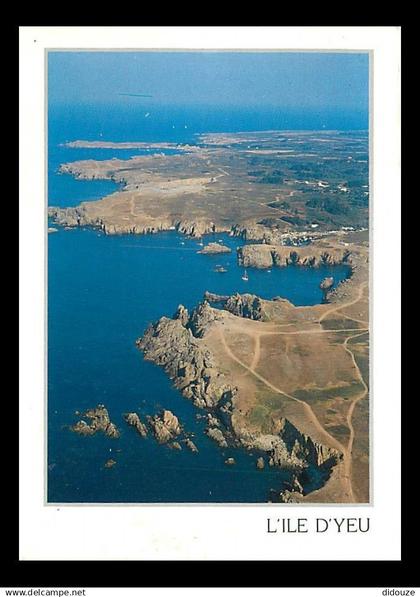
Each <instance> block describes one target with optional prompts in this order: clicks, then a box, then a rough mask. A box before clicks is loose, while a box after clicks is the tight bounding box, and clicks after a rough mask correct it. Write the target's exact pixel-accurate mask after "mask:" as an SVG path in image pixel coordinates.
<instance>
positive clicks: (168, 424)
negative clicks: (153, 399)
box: [148, 410, 181, 449]
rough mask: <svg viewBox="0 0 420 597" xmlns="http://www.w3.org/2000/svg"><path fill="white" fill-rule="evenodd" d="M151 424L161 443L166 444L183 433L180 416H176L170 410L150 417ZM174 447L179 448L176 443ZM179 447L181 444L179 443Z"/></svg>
mask: <svg viewBox="0 0 420 597" xmlns="http://www.w3.org/2000/svg"><path fill="white" fill-rule="evenodd" d="M148 421H149V424H150V426H151V427H152V429H153V433H154V435H155V437H156V439H157V441H158V442H159V443H160V444H166V443H167V442H169V441H171V440H173V439H174V438H175V437H177V436H178V435H179V434H180V433H181V425H180V424H179V421H178V417H176V416H175V415H174V414H173V412H171V411H170V410H164V411H162V413H161V414H160V415H155V416H154V417H148ZM175 443H177V444H178V442H174V443H173V444H172V447H175V448H176V449H178V448H177V447H176V446H174V444H175ZM178 446H179V449H181V446H180V445H179V444H178Z"/></svg>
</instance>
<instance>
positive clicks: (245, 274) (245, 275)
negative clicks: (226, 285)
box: [242, 270, 249, 282]
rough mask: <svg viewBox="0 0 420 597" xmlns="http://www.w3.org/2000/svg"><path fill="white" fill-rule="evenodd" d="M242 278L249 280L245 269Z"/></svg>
mask: <svg viewBox="0 0 420 597" xmlns="http://www.w3.org/2000/svg"><path fill="white" fill-rule="evenodd" d="M242 280H245V282H248V280H249V278H248V274H247V271H246V270H245V271H244V274H243V276H242Z"/></svg>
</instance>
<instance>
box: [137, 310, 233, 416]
mask: <svg viewBox="0 0 420 597" xmlns="http://www.w3.org/2000/svg"><path fill="white" fill-rule="evenodd" d="M217 313H218V312H217V311H215V310H214V309H212V308H211V307H210V306H209V305H208V303H206V302H204V303H202V304H200V305H199V306H198V307H197V309H195V310H194V311H193V313H192V314H191V315H189V314H188V311H187V309H185V308H184V307H183V306H182V305H181V306H180V307H179V308H178V310H177V312H176V314H175V316H174V319H169V318H168V317H162V318H161V319H160V320H159V321H158V322H157V323H155V324H154V325H151V326H149V328H148V329H147V330H146V332H145V334H144V336H143V337H142V338H140V339H139V340H137V343H136V344H137V346H138V348H139V349H140V350H142V351H143V353H144V357H145V359H146V360H149V361H153V362H154V363H156V364H157V365H160V366H162V367H164V368H165V371H166V372H167V373H168V375H169V376H170V378H171V379H173V380H174V383H175V386H176V387H177V388H178V389H179V390H181V392H182V393H183V394H184V396H186V397H187V398H190V399H191V400H192V401H193V402H194V404H195V405H196V406H199V407H202V408H206V407H208V408H211V407H214V406H215V405H216V404H217V403H218V402H219V401H220V400H221V399H222V398H223V397H225V398H229V397H232V396H233V394H234V392H235V388H234V387H232V386H231V385H230V384H229V383H228V381H227V379H226V377H225V376H224V375H223V373H221V372H220V371H219V370H218V369H217V368H216V366H215V362H214V358H213V355H212V354H211V353H210V352H209V350H208V349H206V347H205V346H204V345H203V343H202V342H200V338H201V337H202V336H203V335H204V334H205V332H206V329H207V328H208V326H210V325H211V323H212V322H213V321H214V319H215V318H216V317H217V316H218V315H217Z"/></svg>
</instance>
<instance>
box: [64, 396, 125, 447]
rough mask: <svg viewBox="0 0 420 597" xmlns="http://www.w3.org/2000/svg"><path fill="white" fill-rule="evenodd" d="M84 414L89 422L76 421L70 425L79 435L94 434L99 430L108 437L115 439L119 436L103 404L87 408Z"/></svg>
mask: <svg viewBox="0 0 420 597" xmlns="http://www.w3.org/2000/svg"><path fill="white" fill-rule="evenodd" d="M84 416H85V417H86V418H87V419H89V420H90V423H89V424H88V423H86V421H84V420H81V421H78V422H77V423H76V424H75V425H73V426H72V427H70V429H71V430H72V431H74V432H75V433H78V434H79V435H94V434H95V433H97V432H98V431H101V432H102V433H104V434H105V435H107V436H108V437H112V438H115V439H116V438H118V437H120V432H119V431H118V429H117V427H116V425H115V424H114V423H112V422H111V420H110V418H109V413H108V411H107V409H106V408H105V406H104V405H103V404H99V405H98V406H97V407H96V408H91V409H89V410H87V411H86V412H85V414H84Z"/></svg>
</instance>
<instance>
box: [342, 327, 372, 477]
mask: <svg viewBox="0 0 420 597" xmlns="http://www.w3.org/2000/svg"><path fill="white" fill-rule="evenodd" d="M365 333H366V332H362V333H361V334H356V335H354V336H349V337H348V338H346V340H345V341H344V343H343V346H344V350H345V351H346V352H347V353H348V354H349V355H350V356H351V359H352V361H353V365H354V367H355V369H356V373H357V377H358V379H359V381H360V383H361V384H362V386H363V388H364V390H363V392H361V393H360V394H359V395H358V396H356V398H355V399H354V400H353V401H352V403H351V404H350V408H349V410H348V412H347V417H346V421H347V426H348V428H349V429H350V437H349V441H348V444H347V454H348V458H347V459H346V462H345V472H346V475H348V476H349V478H350V480H351V475H352V471H351V469H352V452H353V443H354V435H355V433H354V427H353V423H352V419H353V412H354V409H355V407H356V405H357V403H358V402H359V401H360V400H362V399H363V398H364V397H365V396H366V395H367V394H368V392H369V388H368V387H367V384H366V382H365V380H364V379H363V376H362V373H361V371H360V368H359V366H358V364H357V362H356V358H355V356H354V353H353V352H352V351H351V350H350V348H349V347H348V342H349V340H350V339H351V338H357V337H358V336H362V335H363V334H365Z"/></svg>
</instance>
